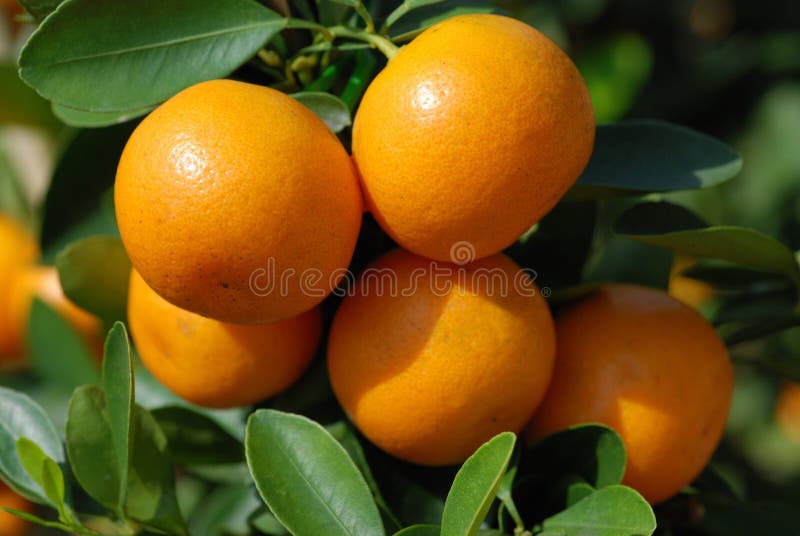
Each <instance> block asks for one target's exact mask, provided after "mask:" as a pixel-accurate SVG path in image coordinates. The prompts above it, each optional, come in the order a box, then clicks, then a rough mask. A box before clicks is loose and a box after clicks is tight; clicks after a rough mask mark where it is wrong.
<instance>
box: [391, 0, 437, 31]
mask: <svg viewBox="0 0 800 536" xmlns="http://www.w3.org/2000/svg"><path fill="white" fill-rule="evenodd" d="M440 2H444V0H403V2H402V3H401V4H400V5H399V6H397V7H396V8H395V9H394V11H392V12H391V13H389V15H388V16H387V17H386V22H385V23H384V25H383V27H384V29H389V28H391V27H392V25H393V24H394V23H395V22H397V21H398V20H400V19H401V18H402V17H404V16H405V15H406V14H408V13H409V12H410V11H414V10H415V9H418V8H421V7H424V6H429V5H431V4H438V3H440Z"/></svg>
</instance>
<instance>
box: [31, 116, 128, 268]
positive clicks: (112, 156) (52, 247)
mask: <svg viewBox="0 0 800 536" xmlns="http://www.w3.org/2000/svg"><path fill="white" fill-rule="evenodd" d="M134 126H135V125H133V124H130V123H126V124H123V125H116V126H113V127H107V128H98V129H91V130H80V131H78V132H76V133H75V134H74V136H72V137H70V138H68V139H67V143H66V144H65V146H64V147H62V148H61V157H60V158H59V160H58V163H57V164H56V169H55V171H54V172H53V176H52V179H51V182H50V188H49V190H48V191H47V198H46V199H45V206H44V221H43V222H42V241H43V243H44V244H45V246H46V251H45V255H46V256H49V257H50V258H52V257H55V254H56V253H60V252H61V250H62V249H63V248H64V247H66V246H67V245H69V243H71V242H73V241H75V240H77V239H80V238H86V237H87V236H92V235H97V234H101V233H102V234H117V233H118V231H117V229H116V224H115V222H114V220H113V219H108V218H106V217H105V215H104V214H103V213H101V201H102V197H103V195H104V194H105V193H106V192H108V191H110V189H111V188H112V186H113V185H114V177H115V176H116V174H117V164H118V163H119V157H120V155H122V149H123V148H124V147H125V143H126V142H127V141H128V137H130V135H131V132H132V131H133V128H134ZM111 199H112V200H113V195H112V196H111ZM90 213H91V214H92V215H93V216H94V218H93V220H94V221H93V222H87V221H86V220H87V216H86V215H87V214H90ZM111 214H112V215H113V211H111ZM98 215H100V216H101V217H100V218H98ZM87 223H88V224H93V225H89V226H90V227H92V228H91V229H90V232H89V233H88V234H87V233H86V232H85V231H84V229H85V228H86V227H87ZM97 227H101V229H100V230H95V228H97ZM75 235H77V236H75ZM57 239H59V240H57Z"/></svg>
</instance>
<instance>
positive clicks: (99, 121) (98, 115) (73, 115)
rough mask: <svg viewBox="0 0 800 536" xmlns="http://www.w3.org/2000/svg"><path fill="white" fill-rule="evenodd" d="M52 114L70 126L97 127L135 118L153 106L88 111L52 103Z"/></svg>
mask: <svg viewBox="0 0 800 536" xmlns="http://www.w3.org/2000/svg"><path fill="white" fill-rule="evenodd" d="M52 109H53V114H54V115H55V116H56V117H57V118H59V119H60V120H61V121H63V122H64V123H65V124H67V125H69V126H71V127H79V128H98V127H107V126H111V125H117V124H119V123H124V122H126V121H130V120H131V119H136V118H137V117H141V116H143V115H145V114H147V113H149V112H150V111H151V110H152V109H153V108H152V107H151V106H147V107H144V108H139V109H137V110H123V111H119V112H88V111H86V110H78V109H76V108H69V107H68V106H63V105H61V104H57V103H53V104H52Z"/></svg>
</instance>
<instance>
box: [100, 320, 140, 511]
mask: <svg viewBox="0 0 800 536" xmlns="http://www.w3.org/2000/svg"><path fill="white" fill-rule="evenodd" d="M103 391H104V392H105V398H106V405H107V410H108V422H109V425H110V429H111V440H112V444H113V447H114V454H115V456H116V460H117V467H118V474H119V494H118V496H117V508H118V510H119V511H122V510H123V508H124V506H125V494H126V492H127V487H128V468H129V462H130V450H131V443H132V441H131V436H132V434H133V431H132V429H131V427H132V426H133V404H134V402H133V401H134V383H133V354H132V353H131V347H130V344H129V342H128V332H127V330H126V329H125V325H124V324H122V323H121V322H117V323H115V324H114V326H113V327H112V328H111V331H110V332H109V333H108V337H107V338H106V344H105V352H104V357H103Z"/></svg>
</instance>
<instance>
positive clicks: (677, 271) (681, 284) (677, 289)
mask: <svg viewBox="0 0 800 536" xmlns="http://www.w3.org/2000/svg"><path fill="white" fill-rule="evenodd" d="M694 265H695V261H694V259H692V258H690V257H675V261H674V262H673V263H672V270H671V271H670V274H669V289H668V291H669V295H670V296H672V297H673V298H676V299H678V300H680V301H682V302H683V303H685V304H686V305H691V306H692V307H695V308H698V307H700V306H701V305H703V304H704V303H706V302H707V301H709V300H710V299H711V298H713V297H714V289H713V288H712V287H711V285H709V284H707V283H703V282H702V281H698V280H697V279H692V278H691V277H686V276H684V275H681V273H682V272H683V271H684V270H686V269H687V268H691V267H692V266H694Z"/></svg>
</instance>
